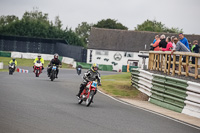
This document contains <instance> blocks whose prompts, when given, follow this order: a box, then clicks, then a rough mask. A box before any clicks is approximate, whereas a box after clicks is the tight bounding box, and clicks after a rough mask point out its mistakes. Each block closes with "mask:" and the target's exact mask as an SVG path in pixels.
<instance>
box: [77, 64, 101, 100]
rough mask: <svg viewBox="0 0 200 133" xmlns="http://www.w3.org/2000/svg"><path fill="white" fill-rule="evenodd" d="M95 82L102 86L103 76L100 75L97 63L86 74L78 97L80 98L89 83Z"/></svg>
mask: <svg viewBox="0 0 200 133" xmlns="http://www.w3.org/2000/svg"><path fill="white" fill-rule="evenodd" d="M95 80H97V82H98V86H101V76H100V73H99V72H98V64H96V63H94V64H92V67H91V69H90V70H88V71H87V72H86V73H85V74H84V76H83V82H82V83H81V85H80V90H79V93H78V94H77V95H76V96H77V97H78V98H80V95H81V93H82V91H83V90H84V88H85V87H86V85H87V83H88V82H89V81H95ZM95 93H96V92H95Z"/></svg>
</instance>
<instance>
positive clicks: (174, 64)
mask: <svg viewBox="0 0 200 133" xmlns="http://www.w3.org/2000/svg"><path fill="white" fill-rule="evenodd" d="M175 68H176V55H173V69H172V76H174V75H175Z"/></svg>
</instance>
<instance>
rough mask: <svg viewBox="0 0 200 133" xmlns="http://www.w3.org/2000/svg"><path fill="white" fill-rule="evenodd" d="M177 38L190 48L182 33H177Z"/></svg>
mask: <svg viewBox="0 0 200 133" xmlns="http://www.w3.org/2000/svg"><path fill="white" fill-rule="evenodd" d="M179 38H180V42H181V43H183V44H184V45H185V46H186V47H187V48H188V49H189V50H190V47H189V43H188V40H187V38H185V37H184V35H183V33H179Z"/></svg>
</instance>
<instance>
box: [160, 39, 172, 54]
mask: <svg viewBox="0 0 200 133" xmlns="http://www.w3.org/2000/svg"><path fill="white" fill-rule="evenodd" d="M166 42H167V47H166V48H162V51H172V50H173V46H172V42H171V38H170V37H169V36H168V37H167V38H166Z"/></svg>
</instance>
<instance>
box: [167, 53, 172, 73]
mask: <svg viewBox="0 0 200 133" xmlns="http://www.w3.org/2000/svg"><path fill="white" fill-rule="evenodd" d="M170 68H171V54H170V55H169V61H168V71H167V74H168V75H169V74H170Z"/></svg>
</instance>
